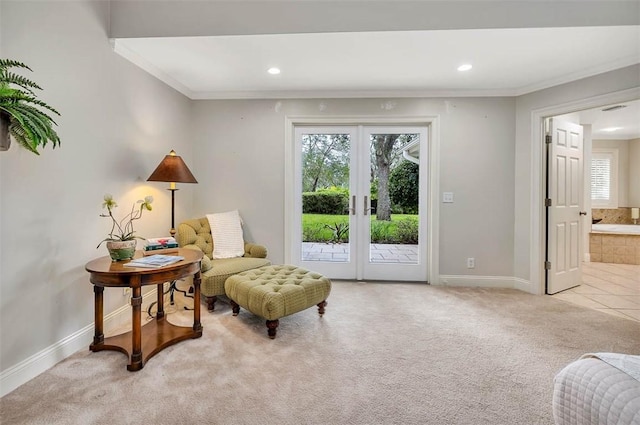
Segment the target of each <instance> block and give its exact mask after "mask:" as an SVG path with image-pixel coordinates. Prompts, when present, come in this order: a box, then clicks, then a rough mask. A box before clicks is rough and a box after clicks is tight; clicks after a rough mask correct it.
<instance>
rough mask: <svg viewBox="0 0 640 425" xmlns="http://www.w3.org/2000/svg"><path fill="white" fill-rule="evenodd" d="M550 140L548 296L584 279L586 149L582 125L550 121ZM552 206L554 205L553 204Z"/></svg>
mask: <svg viewBox="0 0 640 425" xmlns="http://www.w3.org/2000/svg"><path fill="white" fill-rule="evenodd" d="M548 127H549V132H548V133H547V135H548V136H550V138H548V139H547V154H548V163H547V172H548V177H547V259H546V265H545V266H546V267H545V268H546V269H547V285H546V286H547V293H548V294H555V293H557V292H560V291H564V290H565V289H569V288H572V287H574V286H578V285H580V283H581V279H582V274H581V272H582V268H581V252H582V249H581V244H582V238H581V233H582V226H583V217H585V216H586V212H584V211H583V210H582V208H583V193H584V191H583V168H584V159H583V158H584V152H583V150H584V148H583V130H582V126H580V125H578V124H573V123H569V122H563V121H558V120H556V119H550V120H549V125H548ZM549 204H550V205H549Z"/></svg>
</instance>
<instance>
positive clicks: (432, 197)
mask: <svg viewBox="0 0 640 425" xmlns="http://www.w3.org/2000/svg"><path fill="white" fill-rule="evenodd" d="M284 125H285V131H284V135H285V137H284V139H285V140H284V143H285V147H284V148H285V155H284V157H285V175H284V236H285V238H284V258H285V262H287V263H291V262H292V258H293V257H292V249H293V243H294V234H293V231H292V228H291V226H290V223H291V222H292V220H293V209H294V202H295V200H294V196H295V193H294V192H295V167H294V158H295V157H294V155H295V142H296V140H295V127H296V126H345V125H353V126H358V125H363V126H388V125H403V126H416V127H419V126H423V127H424V126H426V127H427V129H428V137H429V140H428V151H429V152H428V157H429V158H428V159H429V174H428V185H427V186H428V187H427V188H426V190H427V191H428V195H427V196H428V198H427V199H428V207H427V209H426V212H425V213H426V214H427V215H428V216H427V226H428V229H427V241H426V245H427V252H428V254H427V258H426V265H427V282H428V283H432V284H439V282H440V279H439V276H440V269H439V261H440V260H439V249H438V247H439V241H440V239H439V228H440V226H439V211H440V209H439V203H438V196H439V195H438V194H439V193H440V178H439V176H440V167H439V164H440V116H439V115H429V116H395V117H388V116H385V117H380V116H371V115H366V116H285V122H284Z"/></svg>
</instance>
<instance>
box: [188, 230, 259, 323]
mask: <svg viewBox="0 0 640 425" xmlns="http://www.w3.org/2000/svg"><path fill="white" fill-rule="evenodd" d="M176 239H177V241H178V244H179V245H180V247H181V248H190V249H197V250H200V251H202V252H204V256H203V257H202V269H201V272H202V283H201V285H200V287H201V292H202V296H203V297H205V299H206V301H207V308H208V309H209V310H211V311H213V309H214V307H215V302H216V301H217V299H218V295H225V292H224V282H225V280H227V278H228V277H229V276H231V275H234V274H237V273H240V272H243V271H246V270H251V269H256V268H258V267H262V266H268V265H270V264H271V261H269V260H267V259H266V257H267V248H265V247H264V246H262V245H257V244H253V243H249V242H245V244H244V255H243V256H242V257H237V258H221V259H212V258H211V254H212V252H213V244H214V243H215V241H214V240H213V238H212V237H211V228H210V227H209V221H208V220H207V218H206V217H203V218H197V219H193V220H187V221H184V222H182V223H180V225H178V229H177V234H176Z"/></svg>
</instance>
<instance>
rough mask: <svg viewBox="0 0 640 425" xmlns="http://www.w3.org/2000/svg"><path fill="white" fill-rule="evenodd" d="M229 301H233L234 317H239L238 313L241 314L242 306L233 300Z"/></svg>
mask: <svg viewBox="0 0 640 425" xmlns="http://www.w3.org/2000/svg"><path fill="white" fill-rule="evenodd" d="M229 301H231V309H232V310H233V315H234V316H237V315H238V313H240V306H239V305H238V303H237V302H235V301H234V300H232V299H229Z"/></svg>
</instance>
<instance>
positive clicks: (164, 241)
mask: <svg viewBox="0 0 640 425" xmlns="http://www.w3.org/2000/svg"><path fill="white" fill-rule="evenodd" d="M177 247H178V241H176V239H175V238H173V237H171V236H167V237H164V238H150V239H147V240H146V241H145V246H144V250H145V251H155V250H159V249H169V248H177Z"/></svg>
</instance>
